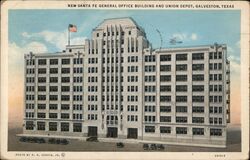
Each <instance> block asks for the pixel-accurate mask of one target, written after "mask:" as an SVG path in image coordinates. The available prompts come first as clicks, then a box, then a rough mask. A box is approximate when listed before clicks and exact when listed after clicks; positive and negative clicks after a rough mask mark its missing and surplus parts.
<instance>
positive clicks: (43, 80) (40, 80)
mask: <svg viewBox="0 0 250 160" xmlns="http://www.w3.org/2000/svg"><path fill="white" fill-rule="evenodd" d="M38 83H46V77H38Z"/></svg>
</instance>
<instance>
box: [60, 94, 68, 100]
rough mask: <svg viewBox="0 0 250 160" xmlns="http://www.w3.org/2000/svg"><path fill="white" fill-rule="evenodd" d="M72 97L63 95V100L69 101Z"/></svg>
mask: <svg viewBox="0 0 250 160" xmlns="http://www.w3.org/2000/svg"><path fill="white" fill-rule="evenodd" d="M69 99H70V96H69V95H61V100H62V101H69Z"/></svg>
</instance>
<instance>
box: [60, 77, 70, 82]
mask: <svg viewBox="0 0 250 160" xmlns="http://www.w3.org/2000/svg"><path fill="white" fill-rule="evenodd" d="M68 82H70V77H62V83H68Z"/></svg>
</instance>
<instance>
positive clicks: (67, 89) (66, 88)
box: [61, 86, 70, 92]
mask: <svg viewBox="0 0 250 160" xmlns="http://www.w3.org/2000/svg"><path fill="white" fill-rule="evenodd" d="M61 89H62V92H69V91H70V86H62V88H61Z"/></svg>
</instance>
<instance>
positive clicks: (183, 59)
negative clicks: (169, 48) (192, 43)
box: [176, 54, 187, 61]
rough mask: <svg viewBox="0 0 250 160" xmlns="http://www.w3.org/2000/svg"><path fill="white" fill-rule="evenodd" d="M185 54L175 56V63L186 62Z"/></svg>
mask: <svg viewBox="0 0 250 160" xmlns="http://www.w3.org/2000/svg"><path fill="white" fill-rule="evenodd" d="M186 60H187V54H176V61H186Z"/></svg>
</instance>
